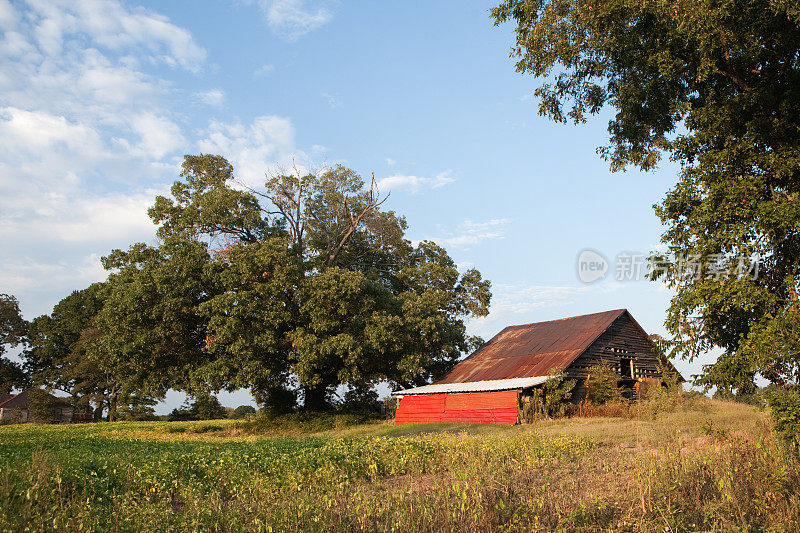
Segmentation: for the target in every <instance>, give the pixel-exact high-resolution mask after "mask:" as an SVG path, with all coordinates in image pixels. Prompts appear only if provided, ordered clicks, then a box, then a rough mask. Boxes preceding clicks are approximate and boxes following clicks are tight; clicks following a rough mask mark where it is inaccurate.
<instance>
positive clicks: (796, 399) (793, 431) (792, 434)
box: [767, 386, 800, 446]
mask: <svg viewBox="0 0 800 533" xmlns="http://www.w3.org/2000/svg"><path fill="white" fill-rule="evenodd" d="M767 400H768V402H769V406H770V408H771V411H772V420H773V421H774V423H775V429H776V430H777V431H778V433H779V434H780V435H781V436H782V437H783V438H784V439H786V440H787V441H788V442H790V443H792V444H793V445H795V446H797V445H800V387H797V386H794V387H791V388H786V389H781V390H775V391H772V392H770V393H769V396H768V397H767Z"/></svg>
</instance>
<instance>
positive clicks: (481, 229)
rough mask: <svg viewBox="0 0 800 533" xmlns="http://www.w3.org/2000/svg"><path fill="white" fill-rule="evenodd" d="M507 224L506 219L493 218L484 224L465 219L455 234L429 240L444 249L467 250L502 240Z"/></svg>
mask: <svg viewBox="0 0 800 533" xmlns="http://www.w3.org/2000/svg"><path fill="white" fill-rule="evenodd" d="M508 223H509V220H508V219H507V218H495V219H491V220H487V221H486V222H473V221H472V220H470V219H465V220H464V221H463V222H462V223H461V224H459V226H458V229H457V230H456V231H455V232H453V233H446V234H444V235H442V236H440V237H434V238H431V240H432V241H434V242H436V243H439V244H442V245H444V246H445V247H453V248H460V249H467V248H470V247H472V246H475V245H477V244H480V243H482V242H484V241H490V240H496V239H502V238H504V237H505V233H506V227H507V226H508Z"/></svg>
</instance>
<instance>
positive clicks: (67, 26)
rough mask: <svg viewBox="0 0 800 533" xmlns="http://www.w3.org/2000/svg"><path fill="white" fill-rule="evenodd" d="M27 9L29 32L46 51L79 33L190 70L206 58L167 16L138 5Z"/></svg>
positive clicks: (58, 2) (55, 1)
mask: <svg viewBox="0 0 800 533" xmlns="http://www.w3.org/2000/svg"><path fill="white" fill-rule="evenodd" d="M29 7H30V15H31V19H32V20H33V34H34V35H35V38H36V41H37V44H38V46H39V48H40V49H41V50H42V51H44V52H45V53H46V54H48V55H57V54H59V53H60V52H61V51H62V50H63V48H64V41H65V36H66V35H69V34H76V33H79V34H83V35H86V36H87V37H88V38H89V39H90V40H91V42H92V43H93V44H94V45H96V46H100V47H105V48H109V49H111V50H115V51H121V50H135V51H136V53H138V54H146V56H147V58H148V59H150V60H154V61H163V62H164V63H166V64H168V65H170V66H181V67H183V68H186V69H188V70H192V71H197V70H199V68H200V66H201V64H202V63H203V62H204V61H205V58H206V51H205V50H204V49H203V48H202V47H201V46H199V45H197V44H196V43H195V42H194V39H193V38H192V35H191V34H190V33H189V32H188V31H187V30H185V29H184V28H180V27H178V26H175V25H174V24H172V23H171V22H170V21H169V19H168V18H167V17H164V16H162V15H158V14H156V13H151V12H148V11H146V10H144V9H142V8H138V9H133V10H131V9H128V8H126V7H125V6H123V4H121V3H120V2H118V1H115V0H87V1H82V2H76V1H74V0H48V1H46V2H44V1H30V2H29Z"/></svg>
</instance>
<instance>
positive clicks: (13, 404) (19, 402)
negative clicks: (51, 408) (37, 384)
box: [0, 389, 72, 409]
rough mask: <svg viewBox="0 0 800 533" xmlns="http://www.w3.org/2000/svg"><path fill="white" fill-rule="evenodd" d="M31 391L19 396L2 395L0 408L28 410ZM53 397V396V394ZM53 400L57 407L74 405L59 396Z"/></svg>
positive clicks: (21, 393) (26, 390)
mask: <svg viewBox="0 0 800 533" xmlns="http://www.w3.org/2000/svg"><path fill="white" fill-rule="evenodd" d="M29 390H31V389H25V390H24V391H22V392H20V393H19V394H3V395H0V408H2V409H27V408H28V391H29ZM51 396H52V394H51ZM53 399H55V401H56V405H59V406H61V407H72V404H71V403H69V402H68V401H67V400H65V399H64V398H59V397H58V396H53Z"/></svg>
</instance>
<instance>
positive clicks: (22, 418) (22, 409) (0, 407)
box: [0, 389, 75, 423]
mask: <svg viewBox="0 0 800 533" xmlns="http://www.w3.org/2000/svg"><path fill="white" fill-rule="evenodd" d="M31 390H32V389H26V390H24V391H22V392H20V393H18V394H0V422H4V423H15V422H31V421H32V420H33V415H32V413H31V409H30V402H29V399H28V393H29V392H30V391H31ZM50 398H51V400H52V401H51V403H50V407H51V408H52V415H51V416H52V419H51V420H45V421H43V422H56V423H66V422H72V415H73V413H74V410H75V409H74V407H73V406H72V404H70V403H69V402H68V401H66V400H65V399H63V398H58V397H56V396H53V395H50Z"/></svg>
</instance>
